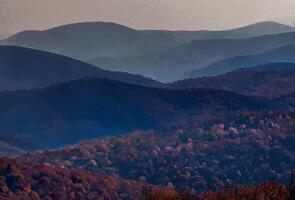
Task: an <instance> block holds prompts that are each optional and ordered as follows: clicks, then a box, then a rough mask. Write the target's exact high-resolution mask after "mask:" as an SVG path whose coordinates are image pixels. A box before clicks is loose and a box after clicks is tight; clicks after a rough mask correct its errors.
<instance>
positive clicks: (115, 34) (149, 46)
mask: <svg viewBox="0 0 295 200" xmlns="http://www.w3.org/2000/svg"><path fill="white" fill-rule="evenodd" d="M1 43H2V44H8V45H17V46H24V47H31V48H35V49H40V50H44V51H49V52H53V53H58V54H62V55H66V56H70V57H74V58H78V59H89V58H92V57H96V56H110V57H115V56H130V55H139V54H143V53H148V52H151V51H154V49H158V48H159V49H160V48H162V46H165V47H166V46H170V45H171V44H174V43H175V42H174V38H173V36H172V35H170V34H166V33H144V32H141V31H137V30H134V29H131V28H129V27H126V26H123V25H120V24H115V23H107V22H85V23H76V24H68V25H64V26H60V27H56V28H52V29H48V30H44V31H34V30H32V31H23V32H20V33H17V34H16V35H13V36H11V37H9V38H7V39H5V40H2V41H1V42H0V44H1ZM159 49H158V50H159Z"/></svg>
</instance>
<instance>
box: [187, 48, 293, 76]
mask: <svg viewBox="0 0 295 200" xmlns="http://www.w3.org/2000/svg"><path fill="white" fill-rule="evenodd" d="M274 62H295V45H288V46H285V47H281V48H277V49H273V50H270V51H266V52H264V53H262V54H258V55H247V56H240V57H233V58H228V59H224V60H221V61H218V62H216V63H213V64H210V65H208V66H207V67H204V68H201V69H196V70H193V71H190V72H188V73H186V77H203V76H215V75H219V74H225V73H227V72H230V71H233V70H236V69H240V68H245V67H252V66H255V65H262V64H266V63H274Z"/></svg>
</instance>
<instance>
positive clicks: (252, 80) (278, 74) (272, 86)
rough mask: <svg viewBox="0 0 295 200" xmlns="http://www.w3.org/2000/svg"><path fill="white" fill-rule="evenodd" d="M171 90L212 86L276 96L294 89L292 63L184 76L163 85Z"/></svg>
mask: <svg viewBox="0 0 295 200" xmlns="http://www.w3.org/2000/svg"><path fill="white" fill-rule="evenodd" d="M166 87H167V88H170V89H192V88H195V89H200V88H214V89H221V90H227V91H232V92H236V93H241V94H245V95H256V96H265V97H279V96H282V95H286V94H288V93H290V92H294V91H295V63H270V64H265V65H261V66H255V67H251V68H245V69H239V70H235V71H232V72H229V73H227V74H223V75H219V76H212V77H203V78H195V79H186V80H181V81H177V82H174V83H170V84H167V85H166Z"/></svg>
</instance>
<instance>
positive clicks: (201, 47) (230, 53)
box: [88, 32, 295, 82]
mask: <svg viewBox="0 0 295 200" xmlns="http://www.w3.org/2000/svg"><path fill="white" fill-rule="evenodd" d="M294 43H295V32H290V33H281V34H275V35H264V36H259V37H253V38H246V39H211V40H193V41H191V42H190V43H188V44H182V45H179V46H175V47H171V48H169V49H167V50H166V51H162V52H155V53H151V54H146V55H142V56H136V57H117V58H113V57H112V58H106V57H102V58H94V59H91V60H88V62H90V63H92V64H94V65H96V66H101V67H103V68H105V69H112V70H120V71H127V72H133V73H138V74H143V75H145V76H149V77H153V78H155V79H157V80H161V81H164V82H169V81H175V80H177V79H179V78H181V77H182V76H183V74H184V73H185V72H187V71H189V70H192V69H194V68H201V67H204V66H207V65H209V66H208V68H211V65H210V64H211V63H214V62H216V61H219V60H223V59H226V58H231V57H234V56H243V55H249V54H260V53H263V52H265V51H268V50H272V49H275V48H278V47H282V46H285V45H290V44H294ZM220 62H221V61H220ZM212 65H213V64H212ZM205 69H207V68H205ZM201 70H203V69H201ZM213 71H214V72H215V69H214V70H213ZM192 73H193V72H192Z"/></svg>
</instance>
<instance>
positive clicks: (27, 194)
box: [0, 158, 143, 200]
mask: <svg viewBox="0 0 295 200" xmlns="http://www.w3.org/2000/svg"><path fill="white" fill-rule="evenodd" d="M0 186H1V188H0V199H1V200H4V199H5V200H8V199H9V200H18V199H23V200H38V199H112V200H120V199H140V198H141V196H142V195H141V189H142V187H143V184H140V183H136V182H134V181H127V180H123V179H119V178H116V177H110V176H101V175H96V174H91V173H88V172H85V171H81V170H79V171H77V170H76V171H69V170H65V169H55V168H53V167H51V166H48V165H32V164H26V163H21V164H19V163H17V162H15V161H13V160H9V159H5V158H0Z"/></svg>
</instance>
